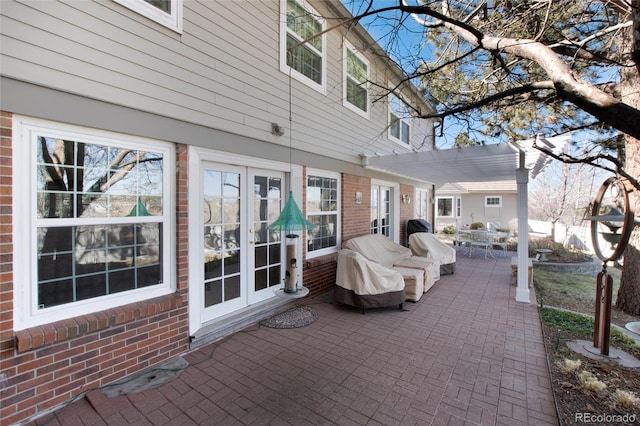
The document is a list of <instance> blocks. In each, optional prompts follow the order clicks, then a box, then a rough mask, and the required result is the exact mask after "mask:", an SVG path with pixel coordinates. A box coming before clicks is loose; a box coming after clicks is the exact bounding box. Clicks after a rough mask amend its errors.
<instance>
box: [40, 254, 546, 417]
mask: <svg viewBox="0 0 640 426" xmlns="http://www.w3.org/2000/svg"><path fill="white" fill-rule="evenodd" d="M304 304H306V305H308V306H310V307H312V308H313V309H314V310H315V311H316V312H317V313H318V316H319V317H318V320H317V321H316V322H314V323H313V324H311V325H308V326H305V327H301V328H296V329H274V328H268V327H264V326H260V325H256V326H253V327H250V328H248V329H246V330H244V331H241V332H238V333H236V334H234V335H232V336H231V337H229V338H226V339H224V340H222V341H219V342H216V343H212V344H209V345H206V346H203V347H201V348H199V349H198V350H196V351H194V352H192V353H190V354H188V355H185V356H184V358H185V359H186V360H187V361H188V362H189V364H190V365H189V367H188V368H187V369H186V370H185V371H184V372H183V373H182V374H181V375H180V376H179V377H178V378H177V379H175V380H173V381H171V382H170V383H168V384H165V385H163V386H161V387H159V388H156V389H153V390H148V391H145V392H142V393H136V394H129V395H126V396H119V397H116V398H107V397H105V396H104V394H103V393H102V392H101V391H100V390H97V391H93V392H92V393H90V394H88V395H87V396H86V397H85V398H83V399H80V400H78V401H76V402H74V403H72V404H70V405H68V406H67V407H65V408H63V409H61V410H59V411H58V412H56V413H55V416H54V415H49V416H47V417H45V418H42V419H40V420H39V421H38V424H42V423H44V422H48V423H47V424H49V425H64V426H67V425H94V424H95V425H136V426H139V425H163V424H167V425H172V426H173V425H194V424H202V425H216V426H218V425H295V426H299V425H510V426H512V425H536V426H539V425H557V424H558V420H557V416H556V410H555V405H554V402H553V395H552V391H551V384H550V380H549V372H548V368H547V361H546V356H545V351H544V348H543V342H542V331H541V327H540V320H539V316H538V310H537V308H536V306H535V305H534V304H531V305H530V304H526V303H518V302H515V286H512V285H511V267H510V257H509V256H507V257H500V256H497V259H484V258H483V257H482V256H480V255H478V257H471V258H469V257H467V256H466V255H462V253H458V262H457V267H456V272H455V274H454V275H447V276H443V277H442V278H441V279H440V281H439V282H437V283H436V285H435V286H434V287H433V288H432V289H431V290H429V292H428V293H426V294H425V295H424V296H423V297H422V299H421V300H420V301H419V302H418V303H406V304H405V307H406V308H407V309H408V311H404V312H401V311H399V310H397V309H396V308H389V309H376V310H370V311H368V312H367V313H366V314H365V315H363V314H362V313H361V311H360V310H358V309H354V308H350V307H347V306H343V305H335V304H334V303H333V300H332V295H331V294H327V295H323V296H321V297H319V298H316V299H307V300H305V301H304Z"/></svg>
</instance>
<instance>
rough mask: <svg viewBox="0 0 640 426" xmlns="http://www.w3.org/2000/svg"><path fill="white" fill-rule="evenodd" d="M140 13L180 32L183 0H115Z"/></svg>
mask: <svg viewBox="0 0 640 426" xmlns="http://www.w3.org/2000/svg"><path fill="white" fill-rule="evenodd" d="M115 1H116V2H117V3H120V4H121V5H123V6H126V7H128V8H129V9H131V10H133V11H134V12H136V13H139V14H140V15H143V16H146V17H147V18H149V19H151V20H153V21H156V22H157V23H159V24H161V25H164V26H165V27H167V28H170V29H172V30H174V31H176V32H178V33H182V2H183V0H115Z"/></svg>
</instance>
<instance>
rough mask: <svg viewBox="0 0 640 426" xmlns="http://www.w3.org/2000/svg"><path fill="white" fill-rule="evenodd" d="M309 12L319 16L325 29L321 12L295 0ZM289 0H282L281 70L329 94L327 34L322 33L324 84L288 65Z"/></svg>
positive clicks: (314, 88)
mask: <svg viewBox="0 0 640 426" xmlns="http://www.w3.org/2000/svg"><path fill="white" fill-rule="evenodd" d="M294 1H295V2H296V3H298V4H299V5H300V6H302V7H303V8H304V9H305V10H307V11H309V13H311V14H313V15H315V16H316V17H318V21H319V22H320V23H321V24H322V30H323V31H324V30H325V27H326V21H325V20H324V19H322V18H321V17H320V16H321V15H320V14H319V13H318V12H316V11H315V9H313V8H312V7H311V6H309V4H308V3H307V2H306V1H305V0H294ZM287 31H288V27H287V0H280V71H282V72H283V73H285V74H287V75H290V76H292V77H293V78H295V79H296V80H298V81H300V82H302V83H304V84H306V85H307V86H309V87H311V88H312V89H313V90H317V91H318V92H320V93H322V94H323V95H326V94H327V38H326V34H324V33H323V34H322V35H321V36H320V37H322V52H320V54H321V57H322V84H318V83H316V82H315V81H313V80H311V79H310V78H309V77H307V76H306V75H304V74H302V73H300V72H298V71H297V70H296V69H294V68H292V67H290V66H289V65H287Z"/></svg>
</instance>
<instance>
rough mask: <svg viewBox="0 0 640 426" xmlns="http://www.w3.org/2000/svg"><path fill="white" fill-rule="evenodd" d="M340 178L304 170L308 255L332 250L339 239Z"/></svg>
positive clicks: (311, 255) (336, 245) (316, 254)
mask: <svg viewBox="0 0 640 426" xmlns="http://www.w3.org/2000/svg"><path fill="white" fill-rule="evenodd" d="M339 183H340V180H339V175H336V174H333V173H327V172H313V171H311V172H308V173H307V200H306V207H307V220H309V222H311V223H313V224H314V225H316V227H315V228H314V229H312V230H310V231H308V233H307V257H314V256H319V255H322V254H327V253H331V252H335V251H336V250H337V247H338V244H339V241H340V229H339V227H340V185H339Z"/></svg>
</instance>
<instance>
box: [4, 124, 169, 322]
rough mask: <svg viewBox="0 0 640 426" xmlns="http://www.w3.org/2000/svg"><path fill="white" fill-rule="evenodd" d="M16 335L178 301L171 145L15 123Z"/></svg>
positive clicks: (123, 136) (49, 125) (93, 131)
mask: <svg viewBox="0 0 640 426" xmlns="http://www.w3.org/2000/svg"><path fill="white" fill-rule="evenodd" d="M13 148H14V166H13V170H14V182H15V185H14V188H15V194H14V208H15V209H14V211H16V212H24V213H21V214H18V215H15V216H14V231H15V232H17V233H18V232H19V235H16V236H15V238H14V241H15V245H14V247H15V260H16V270H15V273H16V274H17V276H16V279H15V282H16V283H18V285H19V286H20V288H16V291H15V297H16V309H15V310H14V320H15V325H16V329H22V328H27V327H31V326H35V325H41V324H46V323H49V322H53V321H57V320H60V319H65V318H70V317H73V316H78V315H83V314H87V313H91V312H97V311H102V310H104V309H108V308H113V307H115V306H119V305H124V304H127V303H132V302H137V301H141V300H144V299H148V298H152V297H157V296H160V295H163V294H168V293H170V292H171V291H173V288H174V284H173V282H174V279H173V278H172V269H173V267H172V260H171V259H172V258H173V249H172V247H173V244H172V237H171V236H172V234H173V224H172V222H173V216H174V215H173V214H172V208H173V204H174V203H173V193H174V191H173V189H172V188H173V186H174V184H173V182H172V181H171V177H172V176H174V175H175V170H174V169H175V166H174V161H175V160H174V158H175V151H174V148H173V146H172V145H170V144H165V143H162V142H158V141H148V140H143V139H141V138H135V137H130V136H126V135H117V134H111V133H104V132H98V131H95V130H92V129H91V130H90V129H84V128H79V127H75V126H66V125H60V124H57V123H50V122H45V121H41V120H35V119H27V118H20V117H15V118H14V146H13Z"/></svg>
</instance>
